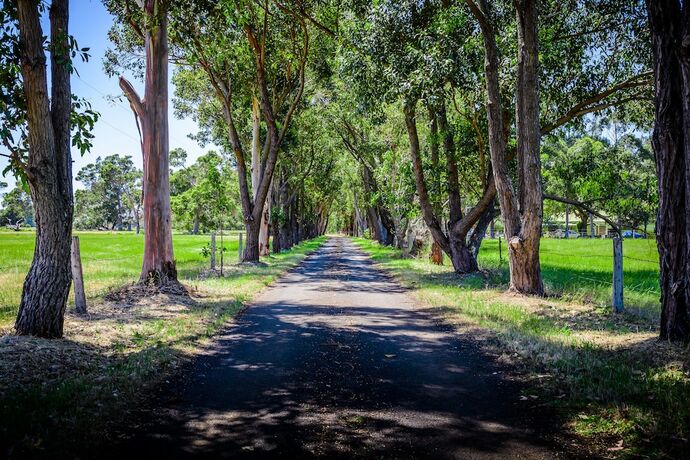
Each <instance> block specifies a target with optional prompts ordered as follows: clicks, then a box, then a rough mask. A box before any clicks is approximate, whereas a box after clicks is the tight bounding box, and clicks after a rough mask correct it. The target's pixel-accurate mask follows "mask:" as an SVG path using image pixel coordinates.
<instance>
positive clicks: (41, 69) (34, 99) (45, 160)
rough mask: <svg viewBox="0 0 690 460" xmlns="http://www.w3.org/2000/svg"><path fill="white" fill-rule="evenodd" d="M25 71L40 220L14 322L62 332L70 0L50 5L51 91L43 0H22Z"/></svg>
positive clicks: (30, 329)
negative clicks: (40, 4) (40, 8)
mask: <svg viewBox="0 0 690 460" xmlns="http://www.w3.org/2000/svg"><path fill="white" fill-rule="evenodd" d="M17 11H18V15H19V36H20V41H21V44H22V55H21V62H22V77H23V85H24V94H25V96H26V104H27V122H28V142H29V159H28V165H27V171H26V173H27V177H28V179H29V188H30V190H31V198H32V201H33V205H34V211H35V215H36V217H35V220H36V246H35V249H34V257H33V261H32V262H31V268H30V269H29V273H28V274H27V276H26V279H25V280H24V287H23V291H22V299H21V303H20V305H19V312H18V314H17V320H16V323H15V329H16V332H17V333H18V334H22V335H24V334H29V335H36V336H40V337H47V338H57V337H62V334H63V324H64V314H65V308H66V305H67V296H68V294H69V289H70V284H71V282H72V274H71V270H70V253H71V249H70V245H71V235H72V216H73V210H74V205H73V201H72V200H73V198H72V159H71V154H70V124H69V117H70V112H71V87H70V71H69V67H68V65H67V63H68V62H69V55H68V52H69V49H70V48H69V44H68V33H69V32H68V11H69V5H68V1H67V0H54V1H53V2H52V4H51V6H50V35H51V38H50V40H51V43H52V46H53V52H52V53H51V57H50V64H51V99H50V100H49V99H48V83H47V75H46V67H45V65H44V63H45V60H46V57H45V53H44V48H43V47H44V43H43V31H42V30H41V24H40V14H39V12H38V2H36V1H31V0H20V1H18V2H17Z"/></svg>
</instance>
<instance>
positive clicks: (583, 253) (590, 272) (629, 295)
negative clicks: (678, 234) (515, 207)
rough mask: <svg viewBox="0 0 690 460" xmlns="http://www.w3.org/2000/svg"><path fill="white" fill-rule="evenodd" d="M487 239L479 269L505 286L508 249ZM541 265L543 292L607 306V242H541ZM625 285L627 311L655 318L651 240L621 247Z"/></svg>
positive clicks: (656, 291) (610, 257)
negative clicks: (491, 273) (492, 273)
mask: <svg viewBox="0 0 690 460" xmlns="http://www.w3.org/2000/svg"><path fill="white" fill-rule="evenodd" d="M498 245H499V243H498V240H496V239H485V240H484V241H483V242H482V247H481V250H480V252H479V264H480V266H481V267H482V268H484V269H488V270H495V271H498V274H499V275H500V280H501V281H502V282H503V283H505V284H507V283H508V269H507V267H508V259H507V246H506V243H505V241H503V242H502V255H503V261H502V263H500V261H499V250H498ZM540 259H541V265H542V273H543V275H544V282H545V288H546V290H547V291H548V292H549V293H550V294H553V295H558V296H559V297H562V298H564V299H569V300H575V301H580V302H586V303H594V304H596V305H599V306H602V307H606V306H608V305H609V304H610V302H611V284H612V280H611V279H612V267H613V243H612V240H610V239H587V238H582V239H570V240H564V239H553V238H544V239H542V240H541V249H540ZM623 272H624V276H623V282H624V291H625V293H624V295H625V302H626V304H627V307H628V309H629V310H634V311H636V312H637V313H640V314H646V315H649V316H650V317H654V316H658V315H659V297H660V296H661V292H660V291H659V281H658V276H659V254H658V252H657V248H656V242H655V240H654V239H636V240H633V239H626V240H624V241H623Z"/></svg>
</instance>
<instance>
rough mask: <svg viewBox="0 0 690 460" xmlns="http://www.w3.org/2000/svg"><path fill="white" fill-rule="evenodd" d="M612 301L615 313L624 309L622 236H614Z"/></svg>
mask: <svg viewBox="0 0 690 460" xmlns="http://www.w3.org/2000/svg"><path fill="white" fill-rule="evenodd" d="M611 303H612V304H613V311H614V313H620V312H622V311H623V240H622V239H621V238H620V236H615V237H614V238H613V291H612V293H611Z"/></svg>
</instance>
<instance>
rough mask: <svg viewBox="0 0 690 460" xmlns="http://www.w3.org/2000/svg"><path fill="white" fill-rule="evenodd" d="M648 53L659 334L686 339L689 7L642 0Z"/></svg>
mask: <svg viewBox="0 0 690 460" xmlns="http://www.w3.org/2000/svg"><path fill="white" fill-rule="evenodd" d="M647 10H648V14H649V28H650V30H651V36H652V40H651V42H652V53H653V56H654V79H655V86H656V90H655V97H654V101H655V106H656V123H655V126H654V135H653V138H652V145H653V146H654V152H655V154H656V169H657V177H658V181H659V182H658V184H659V186H658V187H659V213H658V217H657V226H656V238H657V245H658V248H659V263H660V272H659V280H660V284H661V338H662V339H666V340H683V341H688V340H690V259H689V257H690V251H689V249H690V248H689V245H690V225H689V224H690V221H689V218H688V216H690V176H689V175H688V168H689V167H690V70H689V69H690V52H689V49H688V47H689V46H690V5H688V2H681V1H679V0H648V1H647Z"/></svg>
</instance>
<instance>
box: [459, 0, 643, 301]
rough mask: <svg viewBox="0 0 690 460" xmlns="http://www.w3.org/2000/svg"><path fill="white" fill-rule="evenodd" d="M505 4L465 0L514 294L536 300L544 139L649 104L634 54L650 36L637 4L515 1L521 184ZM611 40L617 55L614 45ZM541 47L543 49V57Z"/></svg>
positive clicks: (514, 72) (514, 81)
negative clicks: (480, 51) (477, 38)
mask: <svg viewBox="0 0 690 460" xmlns="http://www.w3.org/2000/svg"><path fill="white" fill-rule="evenodd" d="M507 3H508V2H495V3H492V4H491V6H490V5H489V2H488V1H486V0H479V1H474V0H466V4H467V5H468V7H469V10H470V11H471V12H472V15H473V16H474V18H475V19H476V22H477V23H478V25H479V29H480V31H481V35H482V39H483V48H484V57H485V69H484V79H485V84H486V97H487V120H488V130H489V140H490V142H489V151H490V154H491V162H492V167H493V175H494V180H495V182H496V189H497V192H498V198H499V203H500V206H501V217H502V220H503V222H504V226H505V229H506V237H507V238H509V257H510V277H511V289H513V290H515V291H518V292H523V293H528V294H539V295H540V294H543V283H542V280H541V270H540V266H539V240H540V235H541V225H542V202H543V192H542V184H541V171H540V169H541V165H540V158H539V150H540V148H539V146H540V138H541V136H542V135H543V134H545V133H548V132H551V131H553V130H554V129H556V128H558V127H560V126H563V125H565V124H568V123H570V122H574V121H576V120H577V118H578V117H581V116H582V115H584V114H587V113H592V112H597V111H601V110H605V109H609V108H613V107H620V106H621V105H624V104H626V103H629V102H637V101H644V100H645V99H646V98H648V96H649V92H648V91H649V73H648V59H647V56H646V55H645V54H644V53H642V54H640V53H639V51H638V52H637V53H635V50H639V49H642V48H641V47H640V44H641V43H643V40H644V37H645V36H646V35H645V34H644V32H643V31H642V30H641V27H640V19H641V16H640V14H639V12H638V10H639V6H640V2H639V1H635V0H630V1H626V2H619V1H618V2H613V1H606V0H602V1H588V2H577V1H573V2H571V4H570V7H571V8H565V9H564V8H563V4H562V2H558V3H556V2H541V3H539V4H537V2H535V1H532V0H524V1H523V0H520V1H517V0H516V1H515V2H514V6H515V17H516V20H515V24H516V26H517V42H516V48H517V49H516V51H517V55H518V60H517V66H516V67H515V68H514V69H512V68H511V69H510V71H509V73H508V74H509V75H514V77H513V78H510V79H508V83H511V82H512V84H514V85H515V93H514V94H515V96H514V105H515V122H514V127H515V136H516V144H517V145H516V152H515V155H516V158H517V174H516V175H517V186H515V185H514V182H513V180H512V179H513V178H512V177H511V174H510V166H509V159H510V157H511V155H510V148H509V144H508V143H507V142H506V140H505V133H506V132H509V131H510V126H509V124H508V123H509V122H510V119H509V118H508V117H506V115H505V113H504V110H503V107H504V102H503V100H504V98H505V90H504V89H503V88H502V83H503V81H505V77H504V75H505V74H506V72H508V69H506V67H507V65H506V63H505V62H503V60H502V53H501V49H500V48H499V35H500V33H501V32H503V31H504V30H510V29H511V27H512V26H511V24H512V22H509V21H507V20H506V18H508V17H509V11H510V6H508V5H507ZM636 8H637V9H636ZM564 11H567V13H566V14H567V17H566V18H564V17H563V16H562V15H563V14H564V13H563V12H564ZM592 11H598V13H594V14H591V12H592ZM539 19H541V21H542V23H541V25H538V20H539ZM540 33H541V34H542V35H547V36H549V37H548V40H541V41H540ZM612 43H615V44H616V45H617V46H616V49H610V48H608V47H609V46H610V45H611V44H612ZM540 44H542V45H543V47H544V49H543V50H542V52H541V54H540V52H539V45H540ZM539 62H541V63H542V68H541V69H540V68H539V67H538V64H539ZM540 86H541V89H540ZM540 94H541V95H542V98H541V100H540Z"/></svg>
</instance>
